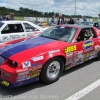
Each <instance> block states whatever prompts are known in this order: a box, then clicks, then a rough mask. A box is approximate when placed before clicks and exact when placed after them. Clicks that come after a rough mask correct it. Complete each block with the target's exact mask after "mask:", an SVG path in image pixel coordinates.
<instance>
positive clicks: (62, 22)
mask: <svg viewBox="0 0 100 100" xmlns="http://www.w3.org/2000/svg"><path fill="white" fill-rule="evenodd" d="M58 18H59V19H58V22H57V25H61V24H64V18H63V17H62V14H59V15H58Z"/></svg>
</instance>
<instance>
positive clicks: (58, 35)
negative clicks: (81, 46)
mask: <svg viewBox="0 0 100 100" xmlns="http://www.w3.org/2000/svg"><path fill="white" fill-rule="evenodd" d="M77 30H78V29H77V28H72V27H61V26H57V27H52V28H49V29H47V30H45V31H44V32H42V34H40V36H41V37H46V38H50V39H54V40H60V41H64V42H71V41H72V39H73V37H74V36H75V34H76V32H77Z"/></svg>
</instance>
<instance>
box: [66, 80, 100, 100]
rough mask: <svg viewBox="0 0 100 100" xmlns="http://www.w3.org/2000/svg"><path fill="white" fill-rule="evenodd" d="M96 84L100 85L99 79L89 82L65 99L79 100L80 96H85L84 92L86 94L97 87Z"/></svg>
mask: <svg viewBox="0 0 100 100" xmlns="http://www.w3.org/2000/svg"><path fill="white" fill-rule="evenodd" d="M98 86H100V79H99V80H97V81H96V82H94V83H92V84H90V85H89V86H87V87H85V88H84V89H82V90H80V91H79V92H77V93H75V94H74V95H72V96H70V97H68V98H67V99H65V100H79V99H80V98H82V97H83V96H85V95H86V94H88V93H89V92H91V91H92V90H94V89H95V88H97V87H98Z"/></svg>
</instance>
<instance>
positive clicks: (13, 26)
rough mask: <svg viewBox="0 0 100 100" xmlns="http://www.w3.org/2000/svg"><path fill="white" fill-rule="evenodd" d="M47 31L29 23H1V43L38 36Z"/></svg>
mask: <svg viewBox="0 0 100 100" xmlns="http://www.w3.org/2000/svg"><path fill="white" fill-rule="evenodd" d="M46 29H47V28H42V27H40V26H38V25H36V24H34V23H32V22H29V21H0V43H5V42H8V41H12V40H15V39H19V38H26V37H30V36H37V35H39V34H40V33H41V32H43V31H44V30H46Z"/></svg>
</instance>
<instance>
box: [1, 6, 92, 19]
mask: <svg viewBox="0 0 100 100" xmlns="http://www.w3.org/2000/svg"><path fill="white" fill-rule="evenodd" d="M10 12H13V13H14V15H15V16H21V17H24V16H27V17H52V16H55V17H57V16H58V14H59V13H56V12H54V11H53V12H40V11H36V10H33V9H29V8H23V7H20V8H19V10H15V9H11V8H6V7H0V15H8V14H9V13H10ZM62 15H63V17H66V18H70V17H71V16H72V17H75V18H83V17H86V18H93V17H92V16H82V15H65V14H62Z"/></svg>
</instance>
